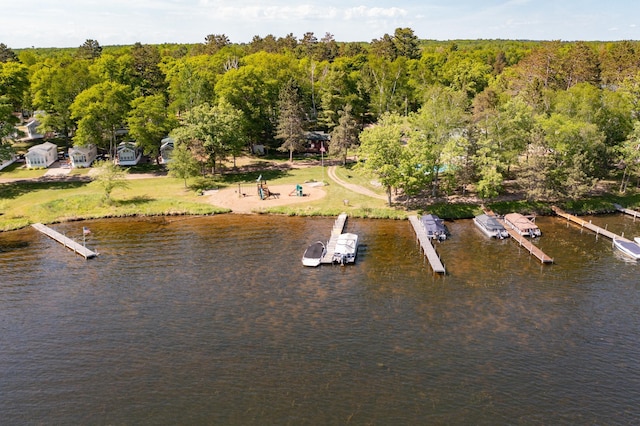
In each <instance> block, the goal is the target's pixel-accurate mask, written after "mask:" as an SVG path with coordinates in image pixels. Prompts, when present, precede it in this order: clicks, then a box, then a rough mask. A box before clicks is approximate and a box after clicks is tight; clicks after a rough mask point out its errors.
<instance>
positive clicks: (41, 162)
mask: <svg viewBox="0 0 640 426" xmlns="http://www.w3.org/2000/svg"><path fill="white" fill-rule="evenodd" d="M24 159H25V162H26V165H27V168H29V169H33V168H37V167H44V168H46V167H49V166H50V165H52V164H53V163H55V162H56V161H57V160H58V146H57V145H56V144H53V143H51V142H45V143H41V144H39V145H34V146H32V147H31V148H29V150H28V151H27V154H26V155H25V156H24Z"/></svg>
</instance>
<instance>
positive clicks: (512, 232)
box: [496, 217, 553, 263]
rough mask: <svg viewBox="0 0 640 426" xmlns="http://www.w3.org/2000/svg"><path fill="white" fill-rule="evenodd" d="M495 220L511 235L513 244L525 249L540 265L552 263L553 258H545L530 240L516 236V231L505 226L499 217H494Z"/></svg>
mask: <svg viewBox="0 0 640 426" xmlns="http://www.w3.org/2000/svg"><path fill="white" fill-rule="evenodd" d="M496 219H498V222H500V223H501V224H502V226H504V229H506V230H507V232H508V233H509V235H511V238H512V239H513V240H514V241H515V242H517V243H518V244H520V247H522V248H524V249H526V250H527V251H528V252H529V253H531V254H532V255H534V256H535V257H537V258H538V259H539V260H540V262H542V263H553V258H552V257H550V256H547V255H546V254H545V253H544V252H543V251H542V250H540V249H539V248H538V246H536V245H535V244H533V243H532V242H531V240H529V239H528V238H526V237H524V236H522V235H520V234H518V233H517V232H516V230H515V229H513V228H512V227H510V226H509V225H507V224H506V223H505V222H504V220H502V219H500V218H499V217H496Z"/></svg>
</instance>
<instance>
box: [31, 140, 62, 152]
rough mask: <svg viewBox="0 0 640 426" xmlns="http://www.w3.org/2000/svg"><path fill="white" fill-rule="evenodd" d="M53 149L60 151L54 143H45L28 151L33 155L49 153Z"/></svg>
mask: <svg viewBox="0 0 640 426" xmlns="http://www.w3.org/2000/svg"><path fill="white" fill-rule="evenodd" d="M51 149H55V150H57V149H58V145H56V144H54V143H51V142H44V143H41V144H38V145H34V146H32V147H31V148H29V149H28V150H27V151H28V152H29V153H31V152H47V151H49V150H51Z"/></svg>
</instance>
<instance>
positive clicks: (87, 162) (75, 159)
mask: <svg viewBox="0 0 640 426" xmlns="http://www.w3.org/2000/svg"><path fill="white" fill-rule="evenodd" d="M97 156H98V148H96V146H95V145H94V144H89V145H86V146H78V145H74V146H73V148H71V149H69V159H70V161H71V167H73V168H78V167H90V166H91V163H93V162H94V161H95V159H96V157H97Z"/></svg>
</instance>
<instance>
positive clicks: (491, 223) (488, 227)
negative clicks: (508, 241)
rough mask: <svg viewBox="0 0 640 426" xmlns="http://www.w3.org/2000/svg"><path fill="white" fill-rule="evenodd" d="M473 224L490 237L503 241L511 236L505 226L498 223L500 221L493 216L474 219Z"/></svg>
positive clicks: (482, 215)
mask: <svg viewBox="0 0 640 426" xmlns="http://www.w3.org/2000/svg"><path fill="white" fill-rule="evenodd" d="M473 222H474V223H475V224H476V225H477V226H478V228H480V230H481V231H482V232H484V233H485V235H487V236H488V237H492V238H500V239H503V238H507V237H508V236H509V233H508V232H507V230H506V229H504V226H502V224H501V223H500V222H498V219H496V218H495V217H493V216H489V215H486V214H481V215H478V216H476V217H474V218H473Z"/></svg>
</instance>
